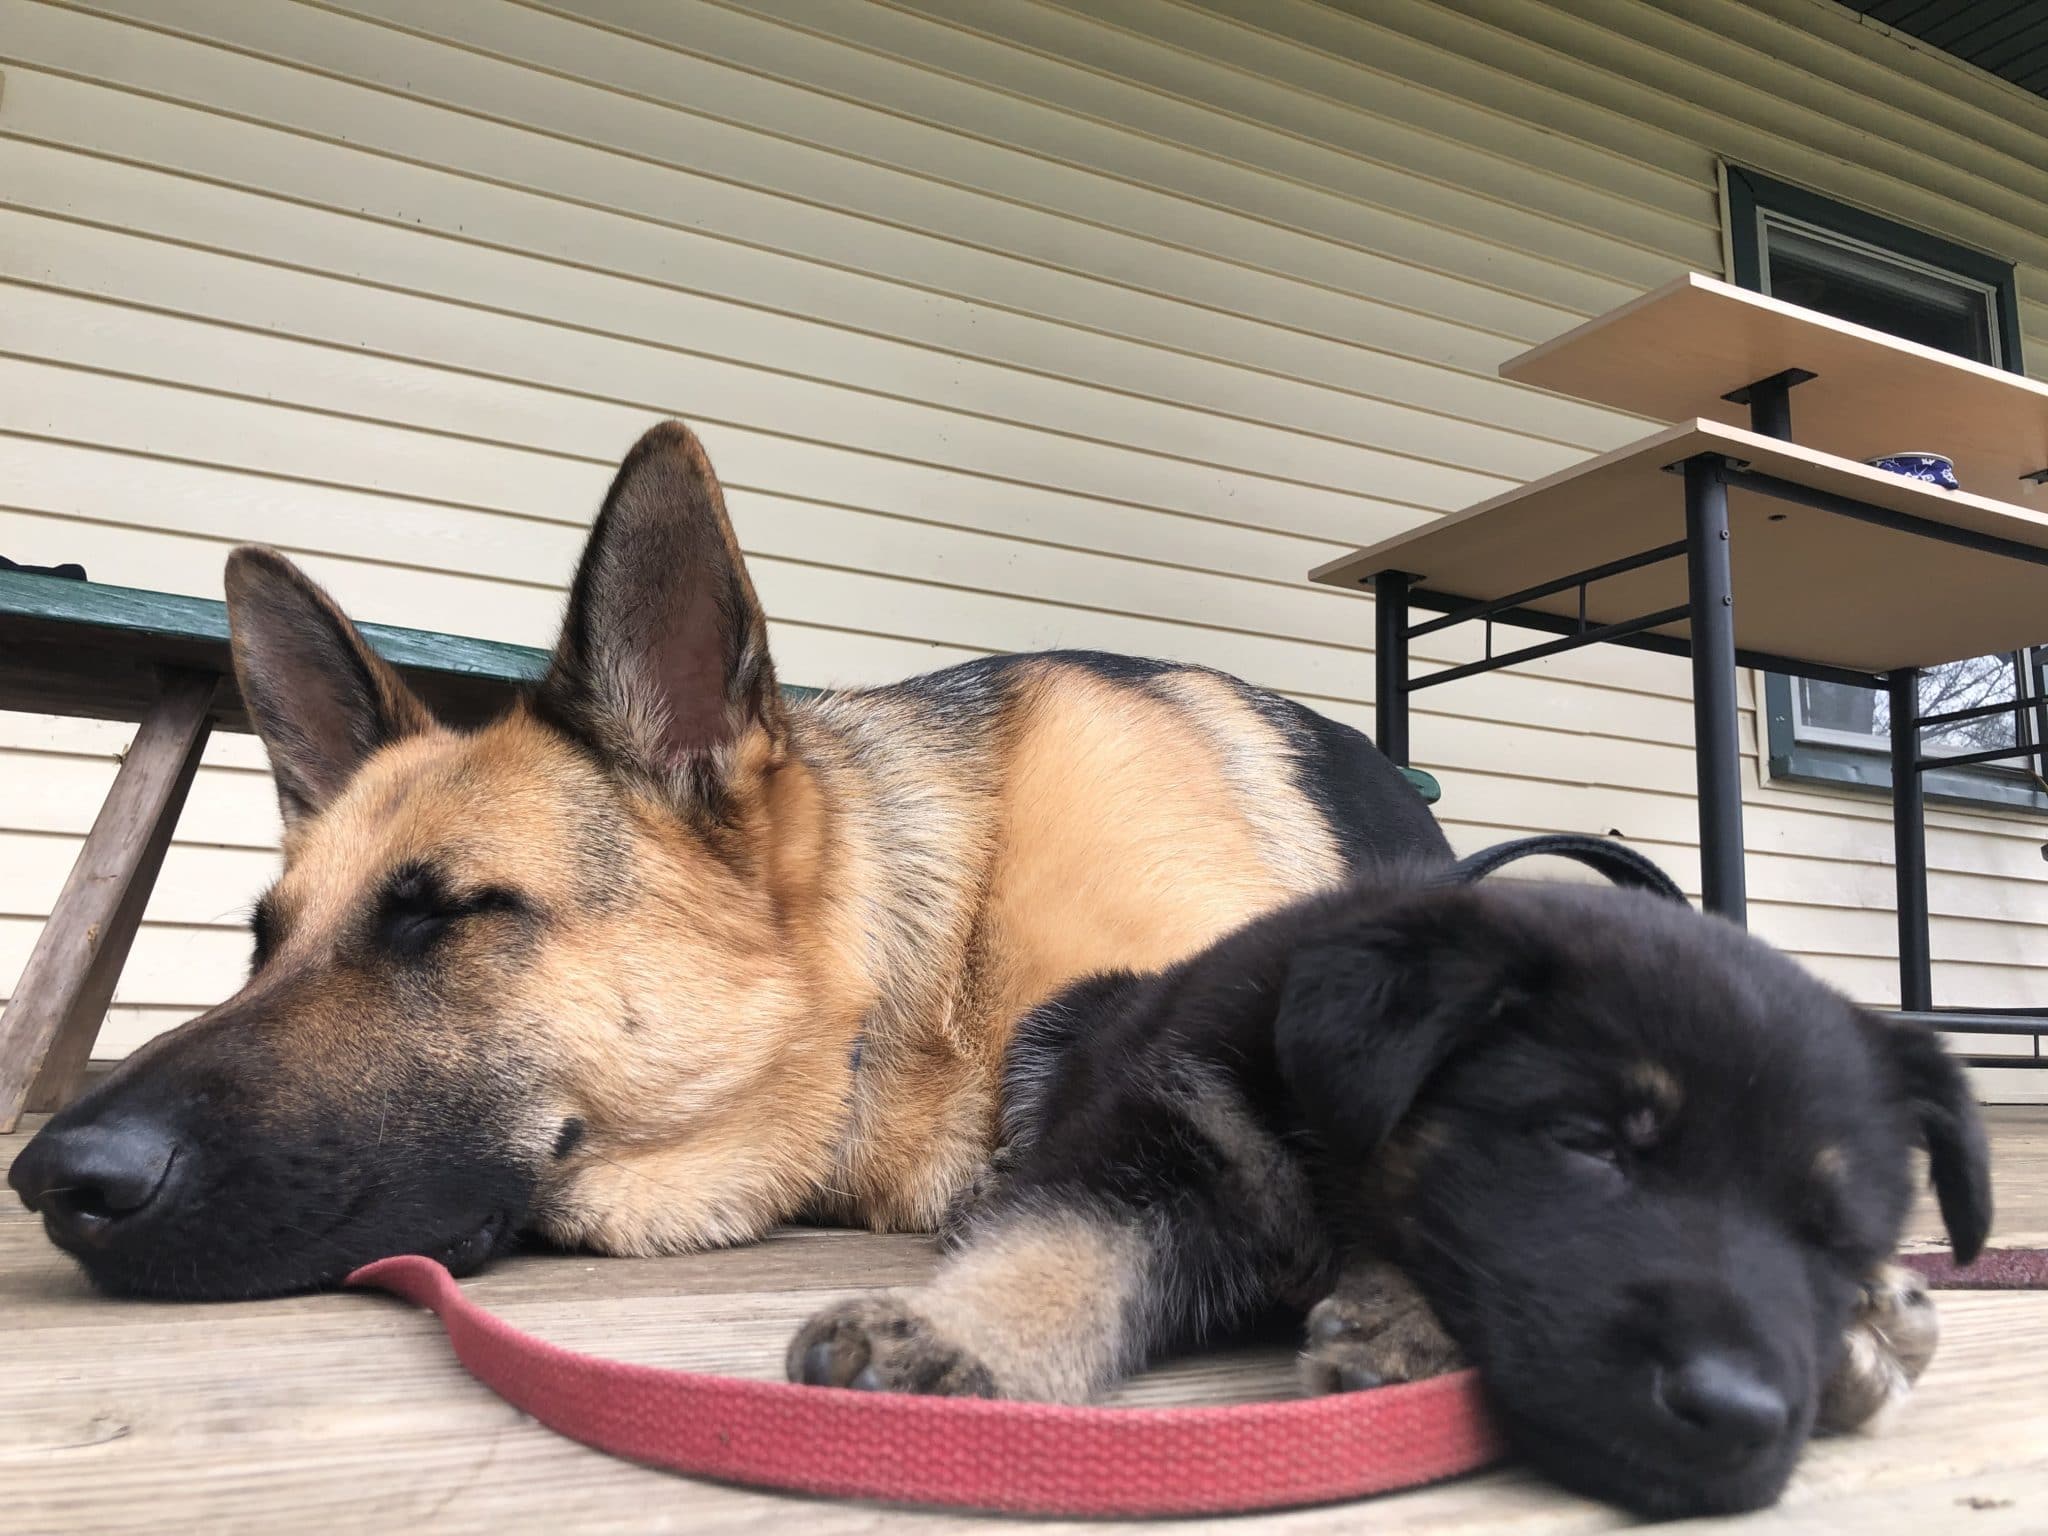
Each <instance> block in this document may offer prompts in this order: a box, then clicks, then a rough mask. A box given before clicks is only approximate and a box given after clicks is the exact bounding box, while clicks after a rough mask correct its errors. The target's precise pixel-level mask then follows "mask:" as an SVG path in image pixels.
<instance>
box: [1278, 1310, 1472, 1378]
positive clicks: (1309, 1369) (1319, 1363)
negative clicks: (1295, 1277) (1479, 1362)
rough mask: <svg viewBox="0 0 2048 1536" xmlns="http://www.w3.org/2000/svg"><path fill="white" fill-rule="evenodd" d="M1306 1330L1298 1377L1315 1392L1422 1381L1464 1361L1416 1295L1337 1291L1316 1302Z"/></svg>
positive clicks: (1453, 1368) (1456, 1366)
mask: <svg viewBox="0 0 2048 1536" xmlns="http://www.w3.org/2000/svg"><path fill="white" fill-rule="evenodd" d="M1307 1335H1308V1337H1307V1342H1306V1343H1305V1345H1304V1346H1303V1348H1302V1352H1301V1382H1302V1386H1303V1387H1304V1388H1305V1389H1306V1390H1308V1391H1309V1392H1311V1393H1314V1394H1316V1395H1321V1394H1324V1393H1329V1392H1360V1391H1364V1390H1365V1389H1366V1388H1368V1387H1383V1386H1392V1385H1394V1384H1395V1383H1397V1382H1403V1381H1421V1380H1422V1379H1423V1378H1425V1377H1428V1376H1441V1375H1442V1374H1443V1373H1444V1372H1445V1371H1453V1370H1456V1369H1457V1368H1458V1367H1459V1366H1461V1365H1463V1364H1464V1363H1465V1359H1464V1356H1463V1355H1461V1354H1460V1353H1459V1352H1458V1346H1457V1345H1455V1344H1453V1343H1452V1342H1451V1340H1450V1336H1449V1335H1448V1334H1446V1333H1445V1332H1444V1331H1443V1328H1442V1326H1441V1325H1440V1324H1439V1323H1438V1322H1437V1320H1436V1314H1435V1313H1433V1312H1431V1311H1430V1309H1429V1308H1428V1306H1426V1305H1425V1304H1423V1302H1422V1301H1421V1298H1419V1297H1412V1298H1401V1299H1398V1300H1395V1299H1392V1298H1387V1297H1378V1296H1374V1295H1372V1294H1370V1293H1367V1294H1359V1293H1356V1292H1347V1291H1339V1292H1338V1293H1337V1294H1336V1295H1334V1296H1326V1297H1324V1298H1323V1300H1321V1301H1319V1302H1317V1303H1316V1305H1315V1309H1314V1310H1313V1311H1311V1312H1310V1313H1309V1315H1308V1325H1307Z"/></svg>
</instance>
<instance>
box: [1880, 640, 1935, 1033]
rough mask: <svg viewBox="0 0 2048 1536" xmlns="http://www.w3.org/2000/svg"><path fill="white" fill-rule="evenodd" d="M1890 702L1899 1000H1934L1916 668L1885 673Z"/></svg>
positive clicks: (1918, 1004) (1914, 1003) (1914, 1005)
mask: <svg viewBox="0 0 2048 1536" xmlns="http://www.w3.org/2000/svg"><path fill="white" fill-rule="evenodd" d="M1886 684H1887V687H1888V690H1889V692H1890V694H1891V708H1892V721H1891V725H1892V865H1893V869H1894V871H1895V874H1896V878H1897V881H1898V892H1899V897H1898V901H1899V1006H1900V1007H1901V1008H1906V1009H1913V1010H1921V1011H1924V1010H1926V1009H1929V1008H1932V1007H1933V1006H1934V963H1933V958H1932V946H1931V945H1930V943H1929V940H1928V931H1927V929H1928V923H1927V794H1926V784H1925V781H1924V780H1923V779H1922V778H1921V776H1920V673H1919V671H1918V669H1916V668H1913V667H1901V668H1899V669H1898V670H1897V671H1896V672H1893V673H1892V674H1890V676H1889V677H1888V678H1887V679H1886Z"/></svg>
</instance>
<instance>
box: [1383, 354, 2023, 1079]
mask: <svg viewBox="0 0 2048 1536" xmlns="http://www.w3.org/2000/svg"><path fill="white" fill-rule="evenodd" d="M1811 377H1813V375H1812V374H1809V373H1806V372H1805V371H1804V370H1801V369H1796V368H1795V369H1788V370H1787V371H1785V372H1783V373H1779V374H1774V375H1773V376H1772V377H1770V378H1768V379H1760V380H1758V381H1757V382H1756V383H1753V384H1750V385H1746V386H1744V387H1743V388H1742V389H1738V390H1735V391H1732V392H1731V393H1730V394H1729V395H1727V396H1726V398H1727V399H1729V400H1732V401H1734V402H1736V403H1737V404H1742V405H1747V406H1748V407H1749V411H1750V425H1751V428H1752V429H1753V430H1754V431H1756V432H1758V433H1761V434H1764V435H1767V436H1771V437H1777V438H1782V439H1787V440H1789V439H1790V438H1791V435H1792V433H1791V426H1792V419H1791V402H1790V396H1791V391H1792V389H1793V388H1794V386H1796V385H1798V384H1800V383H1803V382H1804V381H1805V380H1806V379H1809V378H1811ZM1669 468H1670V469H1671V470H1672V471H1673V472H1674V473H1676V474H1677V475H1679V476H1680V477H1681V478H1682V479H1683V481H1684V493H1685V537H1684V538H1683V539H1682V540H1675V541H1673V542H1672V543H1669V544H1662V545H1659V546H1657V547H1656V548H1654V549H1646V550H1643V551H1641V552H1640V553H1638V554H1634V555H1627V556H1624V557H1622V558H1621V559H1618V560H1610V561H1607V562H1606V563H1604V564H1602V565H1597V566H1591V567H1588V568H1587V569H1585V570H1582V571H1577V572H1574V573H1573V574H1571V575H1569V576H1560V577H1557V578H1555V579H1553V580H1550V581H1545V582H1540V583H1538V584H1537V585H1535V586H1531V587H1525V588H1523V589H1522V590H1521V591H1519V592H1511V593H1509V594H1508V595H1507V596H1505V597H1500V598H1494V599H1492V600H1490V601H1473V600H1470V599H1467V598H1463V597H1459V596H1457V595H1455V594H1453V593H1449V592H1439V591H1433V590H1431V589H1429V588H1427V587H1422V586H1418V585H1416V583H1415V580H1414V578H1413V577H1412V576H1410V575H1409V574H1407V573H1405V572H1401V571H1384V572H1381V573H1380V574H1378V575H1376V576H1374V577H1373V578H1372V586H1373V596H1374V599H1375V608H1376V610H1377V612H1376V618H1377V624H1378V646H1377V652H1376V660H1375V664H1376V667H1377V671H1378V687H1377V690H1376V704H1375V715H1376V718H1375V724H1376V727H1377V731H1378V740H1379V746H1380V750H1381V751H1383V752H1385V753H1386V754H1387V756H1389V757H1390V758H1392V759H1393V760H1394V762H1395V763H1397V764H1399V765H1400V766H1402V767H1406V766H1408V712H1409V700H1410V698H1411V697H1412V696H1413V695H1414V694H1416V693H1418V692H1420V691H1421V690H1423V689H1425V688H1435V687H1439V686H1441V685H1443V684H1445V683H1451V682H1456V681H1459V680H1460V679H1462V678H1467V677H1477V676H1479V675H1481V674H1482V673H1487V672H1495V671H1499V670H1500V669H1502V668H1504V667H1511V666H1516V665H1518V664H1520V663H1522V662H1525V661H1536V660H1540V659H1541V658H1543V657H1546V656H1557V655H1562V654H1563V653H1565V652H1567V651H1575V650H1579V649H1582V648H1583V647H1585V646H1589V645H1600V644H1609V645H1624V646H1629V647H1632V648H1635V649H1638V650H1646V651H1657V652H1661V653H1663V654H1665V655H1673V656H1687V657H1690V658H1691V660H1692V681H1693V727H1694V749H1693V750H1694V755H1695V761H1696V764H1697V771H1698V775H1699V816H1700V861H1701V875H1702V886H1703V895H1704V898H1705V901H1704V904H1705V906H1706V909H1707V910H1708V911H1709V912H1716V913H1719V914H1720V915H1721V916H1723V917H1726V918H1728V919H1730V920H1731V921H1734V922H1737V923H1745V924H1746V922H1747V917H1748V900H1747V894H1746V891H1745V881H1744V875H1743V842H1742V777H1741V772H1742V757H1741V746H1740V742H1739V740H1738V729H1739V721H1740V715H1739V711H1738V707H1737V702H1736V687H1735V674H1736V669H1737V668H1738V667H1753V668H1757V669H1760V670H1763V671H1769V672H1783V673H1788V674H1790V675H1792V676H1795V677H1804V678H1811V679H1814V680H1817V681H1821V682H1835V683H1847V684H1849V685H1851V686H1852V687H1858V688H1877V689H1883V690H1885V691H1886V692H1887V693H1888V694H1889V695H1890V700H1891V727H1892V731H1891V756H1892V842H1893V850H1894V863H1895V866H1896V871H1897V881H1898V925H1899V1007H1900V1011H1901V1012H1902V1013H1904V1014H1906V1015H1909V1016H1912V1017H1916V1018H1919V1019H1921V1020H1923V1021H1924V1022H1926V1023H1929V1024H1931V1025H1933V1026H1934V1027H1935V1028H1937V1029H1942V1030H1947V1031H1950V1032H1952V1033H1968V1034H1981V1035H2020V1036H2031V1037H2032V1038H2033V1053H2032V1055H2030V1056H1992V1057H1966V1058H1965V1059H1966V1060H1968V1061H1969V1062H1970V1063H1971V1064H1972V1065H1989V1066H2020V1067H2048V1056H2044V1055H2043V1054H2042V1049H2041V1037H2042V1035H2043V1033H2048V1008H2035V1009H2012V1010H1974V1009H1954V1008H1937V1007H1936V1006H1935V1003H1934V983H1933V959H1932V955H1931V953H1930V949H1929V939H1928V910H1927V819H1926V795H1925V786H1924V783H1923V780H1922V777H1921V776H1922V775H1923V774H1924V773H1925V772H1926V771H1927V770H1928V769H1930V768H1954V767H1960V766H1963V765H1966V764H1970V763H1987V762H1996V761H2000V760H2002V759H2010V758H2018V757H2027V756H2031V755H2033V754H2034V753H2035V752H2037V751H2038V750H2040V748H2039V747H2038V746H2037V745H2033V744H2027V745H2020V746H2014V747H2011V748H1994V749H1991V750H1989V751H1983V752H1970V753H1963V754H1959V755H1954V756H1947V757H1932V758H1930V757H1928V756H1926V755H1925V754H1924V753H1923V752H1922V750H1921V741H1920V733H1921V732H1922V731H1924V730H1927V729H1929V728H1930V727H1933V726H1939V725H1948V724H1953V723H1955V722H1958V721H1962V720H1972V719H1979V718H1983V717H1986V716H1990V715H1997V714H2011V715H2013V716H2014V717H2015V720H2016V721H2018V720H2019V719H2020V718H2021V717H2023V716H2024V714H2025V713H2026V712H2027V711H2028V710H2033V711H2035V712H2036V719H2037V721H2039V722H2040V723H2041V725H2042V727H2043V728H2042V729H2041V730H2039V731H2038V732H2037V739H2039V740H2048V696H2043V695H2042V694H2041V693H2040V692H2039V691H2035V692H2031V693H2028V694H2026V695H2024V696H2022V697H2018V698H2015V699H2013V700H2012V701H2011V702H2009V703H2003V704H1987V705H1981V706H1978V707H1976V708H1973V709H1959V710H1951V711H1947V712H1945V713H1943V714H1938V715H1927V716H1922V715H1921V714H1920V703H1919V678H1920V671H1919V669H1918V668H1915V667H1901V668H1898V669H1896V670H1894V671H1891V672H1888V673H1873V672H1857V671H1850V670H1845V669H1843V668H1840V667H1830V666H1822V665H1818V664H1815V663H1813V662H1806V661H1801V660H1799V659H1797V658H1796V657H1789V656H1773V655H1768V654H1765V653H1762V652H1757V651H1749V650H1744V649H1741V648H1739V647H1738V646H1737V645H1736V644H1735V618H1734V605H1735V592H1734V583H1733V579H1732V577H1731V575H1730V565H1729V557H1728V556H1729V551H1728V544H1729V534H1728V488H1729V487H1730V486H1739V487H1741V488H1742V489H1744V490H1747V491H1751V492H1754V493H1756V494H1758V495H1762V496H1769V497H1771V498H1773V499H1775V500H1779V501H1787V502H1792V503H1794V504H1796V505H1798V506H1802V507H1807V508H1810V509H1812V510H1814V511H1818V512H1825V513H1829V514H1831V515H1833V516H1837V517H1847V518H1855V519H1858V520H1860V521H1863V522H1868V523H1875V524H1877V525H1878V526H1880V527H1884V528H1889V529H1893V530H1895V531H1898V532H1901V533H1908V534H1912V535H1914V536H1916V537H1919V538H1926V539H1934V540H1937V541H1939V542H1942V543H1947V544H1957V545H1962V546H1964V547H1967V548H1971V549H1976V550H1979V551H1983V552H1985V553H1989V554H1995V555H2000V556H2003V557H2005V558H2007V559H2012V560H2023V561H2027V562H2028V563H2030V564H2034V565H2048V549H2043V548H2038V547H2036V546H2034V545H2031V544H2021V543H2018V542H2016V541H2014V540H2011V539H2002V538H1998V537H1996V536H1995V535H1991V534H1983V533H1976V532H1972V531H1970V530H1968V529H1962V528H1952V527H1948V526H1946V525H1945V524H1941V523H1936V522H1930V521H1928V520H1927V519H1925V518H1920V517H1914V516H1912V515H1910V514H1907V513H1902V512H1894V511H1891V510H1889V509H1888V508H1884V507H1878V506H1873V505H1871V504H1870V503H1868V502H1864V501H1859V500H1856V499H1855V498H1853V497H1847V496H1840V495H1836V494H1834V493H1833V492H1829V491H1821V490H1815V489H1813V488H1812V487H1809V486H1804V485H1800V484H1797V483H1795V482H1793V481H1790V480H1786V479H1783V478H1781V477H1779V476H1776V475H1770V474H1763V473H1759V472H1757V471H1753V470H1751V469H1749V468H1748V467H1747V466H1746V465H1744V464H1742V463H1741V462H1739V461H1736V460H1732V459H1729V458H1727V457H1726V456H1724V455H1721V454H1702V455H1699V456H1697V457H1694V458H1690V459H1686V460H1684V461H1682V462H1681V463H1677V464H1673V465H1671V466H1669ZM1672 560H1683V561H1684V562H1685V566H1686V590H1687V600H1686V601H1685V603H1683V604H1681V605H1679V606H1676V607H1672V608H1665V609H1662V610H1659V611H1658V612H1655V613H1646V614H1641V615H1638V616H1637V617H1635V618H1631V619H1621V620H1616V621H1614V622H1610V623H1605V624H1589V623H1588V622H1587V618H1586V589H1587V588H1588V587H1589V586H1590V585H1591V584H1592V583H1594V582H1596V581H1600V580H1602V579H1604V578H1606V577H1610V576H1617V575H1620V574H1621V573H1623V572H1624V571H1634V570H1640V569H1642V568H1643V567H1645V566H1651V565H1660V564H1663V563H1665V562H1667V561H1672ZM1574 588H1576V589H1577V591H1578V604H1579V611H1578V615H1577V617H1576V618H1571V617H1567V616H1563V615H1559V614H1552V613H1542V612H1537V611H1535V610H1533V609H1531V608H1529V607H1528V606H1527V605H1528V604H1529V603H1532V602H1535V601H1537V600H1538V599H1540V598H1545V597H1553V596H1555V595H1557V594H1558V593H1560V592H1568V591H1571V590H1572V589H1574ZM1418 608H1420V609H1424V610H1426V611H1429V612H1432V613H1436V614H1438V615H1440V616H1439V617H1436V618H1431V619H1426V620H1423V621H1421V622H1419V623H1418V622H1411V613H1412V611H1413V610H1414V609H1418ZM1681 622H1683V623H1685V624H1687V626H1688V636H1689V638H1687V637H1680V636H1677V635H1661V634H1657V633H1655V631H1656V630H1659V629H1663V628H1667V627H1669V626H1670V625H1673V624H1677V623H1681ZM1474 623H1476V624H1483V625H1484V626H1485V631H1486V640H1485V655H1484V657H1483V659H1481V660H1479V661H1474V662H1468V663H1466V664H1464V665H1462V666H1454V667H1445V668H1442V669H1440V670H1438V671H1435V672H1431V673H1428V674H1426V675H1424V676H1422V677H1419V678H1418V677H1411V676H1410V675H1409V667H1408V647H1409V642H1410V641H1413V640H1416V639H1419V638H1420V637H1422V636H1424V635H1431V634H1436V633H1438V632H1439V631H1442V630H1446V629H1450V628H1452V627H1454V626H1456V625H1460V624H1474ZM1496 623H1500V624H1506V625H1510V626H1512V627H1514V628H1517V629H1525V630H1533V631H1536V632H1538V633H1544V634H1552V635H1555V636H1557V637H1558V638H1556V639H1553V640H1546V641H1542V642H1540V643H1538V644H1535V645H1526V646H1522V647H1520V648H1519V649H1516V650H1513V651H1508V652H1505V653H1502V654H1499V655H1496V654H1495V653H1494V649H1493V626H1494V625H1495V624H1496ZM2026 734H2027V733H2026V732H2025V731H2024V730H2021V731H2017V732H2015V736H2016V737H2017V738H2024V737H2025V736H2026Z"/></svg>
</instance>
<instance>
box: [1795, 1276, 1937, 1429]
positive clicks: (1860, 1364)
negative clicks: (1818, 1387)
mask: <svg viewBox="0 0 2048 1536" xmlns="http://www.w3.org/2000/svg"><path fill="white" fill-rule="evenodd" d="M1940 1341H1941V1320H1940V1318H1938V1317H1937V1316H1936V1315H1935V1311H1934V1299H1933V1298H1932V1297H1931V1296H1929V1295H1928V1294H1927V1282H1926V1281H1925V1280H1923V1279H1921V1278H1920V1276H1919V1275H1917V1274H1915V1273H1914V1272H1913V1271H1912V1270H1910V1269H1907V1268H1906V1267H1905V1266H1904V1265H1903V1264H1887V1265H1885V1266H1884V1267H1883V1268H1882V1269H1880V1270H1878V1271H1877V1272H1876V1273H1875V1274H1873V1275H1872V1276H1871V1277H1870V1278H1869V1279H1868V1280H1866V1281H1864V1282H1863V1297H1862V1300H1861V1301H1860V1302H1858V1303H1857V1307H1856V1315H1855V1317H1853V1318H1852V1319H1850V1322H1849V1331H1848V1334H1847V1335H1846V1336H1845V1337H1844V1339H1843V1341H1842V1359H1841V1363H1840V1364H1839V1365H1837V1366H1836V1367H1835V1374H1834V1375H1833V1376H1832V1377H1830V1378H1829V1379H1828V1384H1827V1386H1826V1388H1825V1389H1824V1390H1823V1391H1822V1392H1821V1397H1820V1413H1819V1415H1818V1418H1817V1423H1818V1426H1819V1427H1820V1428H1821V1429H1823V1430H1830V1431H1833V1432H1835V1433H1841V1432H1842V1431H1845V1430H1852V1429H1860V1428H1862V1427H1863V1426H1864V1425H1866V1424H1869V1423H1871V1422H1872V1421H1873V1420H1874V1419H1876V1418H1877V1416H1878V1414H1879V1413H1880V1412H1882V1411H1883V1410H1884V1409H1885V1408H1887V1407H1889V1406H1890V1405H1891V1404H1893V1403H1896V1402H1900V1401H1902V1400H1903V1399H1904V1398H1906V1397H1907V1396H1908V1395H1909V1394H1911V1392H1912V1390H1913V1383H1914V1382H1916V1381H1918V1380H1919V1379H1920V1373H1921V1372H1922V1371H1924V1370H1926V1369H1927V1362H1928V1361H1930V1360H1932V1359H1933V1358H1934V1346H1935V1345H1936V1344H1937V1343H1939V1342H1940Z"/></svg>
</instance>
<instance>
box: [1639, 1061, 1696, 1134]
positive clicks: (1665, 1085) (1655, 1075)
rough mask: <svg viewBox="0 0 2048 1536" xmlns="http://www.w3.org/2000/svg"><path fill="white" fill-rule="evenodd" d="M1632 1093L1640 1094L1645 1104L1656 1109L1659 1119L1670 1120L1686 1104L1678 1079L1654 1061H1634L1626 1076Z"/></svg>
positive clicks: (1683, 1091)
mask: <svg viewBox="0 0 2048 1536" xmlns="http://www.w3.org/2000/svg"><path fill="white" fill-rule="evenodd" d="M1624 1081H1625V1082H1626V1083H1627V1085H1628V1089H1629V1091H1630V1092H1631V1093H1634V1094H1636V1095H1638V1096H1639V1097H1640V1098H1641V1099H1642V1100H1643V1102H1644V1104H1645V1105H1646V1106H1647V1107H1649V1108H1650V1109H1653V1110H1655V1111H1656V1116H1657V1119H1658V1120H1660V1121H1663V1120H1669V1119H1671V1118H1672V1117H1673V1116H1675V1115H1676V1114H1677V1113H1678V1111H1679V1110H1680V1109H1681V1108H1682V1107H1683V1106H1684V1104H1685V1090H1684V1089H1683V1088H1682V1087H1680V1086H1679V1082H1678V1079H1677V1078H1676V1077H1674V1076H1673V1075H1672V1074H1671V1072H1670V1070H1669V1069H1668V1068H1666V1067H1661V1066H1659V1065H1658V1064H1657V1063H1656V1062H1654V1061H1638V1062H1635V1063H1633V1064H1632V1065H1631V1066H1630V1067H1629V1069H1628V1072H1627V1073H1626V1075H1625V1077H1624Z"/></svg>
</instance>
